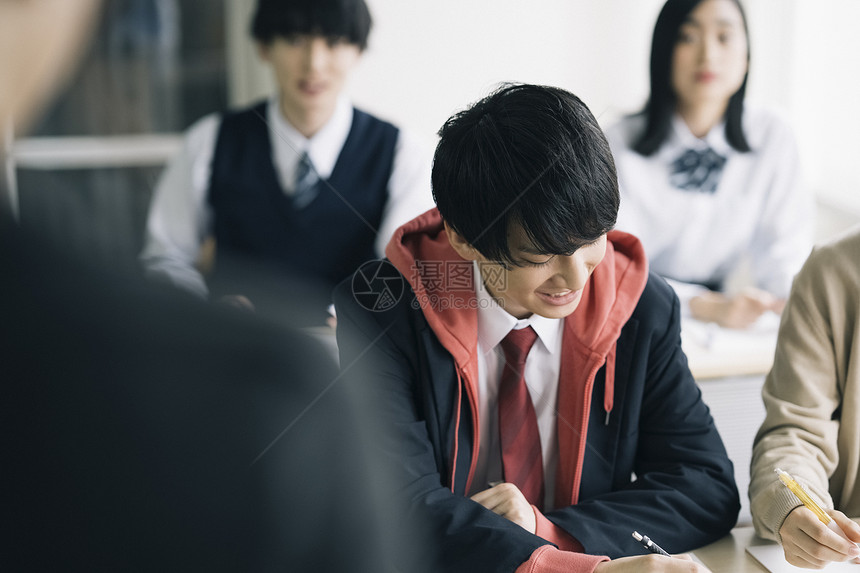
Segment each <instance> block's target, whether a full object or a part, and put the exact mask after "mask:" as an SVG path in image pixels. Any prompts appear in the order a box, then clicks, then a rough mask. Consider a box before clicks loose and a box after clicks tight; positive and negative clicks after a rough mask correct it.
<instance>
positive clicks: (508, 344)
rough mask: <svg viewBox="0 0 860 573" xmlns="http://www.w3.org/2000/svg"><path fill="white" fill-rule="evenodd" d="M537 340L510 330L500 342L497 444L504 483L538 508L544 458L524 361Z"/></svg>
mask: <svg viewBox="0 0 860 573" xmlns="http://www.w3.org/2000/svg"><path fill="white" fill-rule="evenodd" d="M536 339H537V333H536V332H535V331H534V329H533V328H532V327H531V326H528V327H526V328H522V329H520V330H511V331H510V332H509V333H508V335H507V336H506V337H505V338H504V339H503V340H502V342H501V346H502V350H503V351H504V353H505V367H504V370H502V380H501V383H500V384H499V441H500V442H501V446H502V471H503V475H504V479H505V481H506V482H508V483H512V484H514V485H515V486H517V487H518V488H519V490H520V491H521V492H522V493H523V495H524V496H525V497H526V499H527V500H528V501H529V503H531V504H532V505H534V506H536V507H537V508H539V509H540V508H541V507H542V506H543V499H544V482H543V456H542V454H541V445H540V433H539V432H538V425H537V415H536V414H535V408H534V405H533V404H532V399H531V396H529V390H528V387H527V386H526V380H525V374H524V371H525V367H526V357H527V356H528V354H529V350H531V347H532V345H533V344H534V342H535V340H536Z"/></svg>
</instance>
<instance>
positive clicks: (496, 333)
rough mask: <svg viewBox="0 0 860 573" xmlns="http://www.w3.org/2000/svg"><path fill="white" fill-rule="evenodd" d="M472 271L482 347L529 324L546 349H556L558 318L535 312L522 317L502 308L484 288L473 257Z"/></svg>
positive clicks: (492, 346) (559, 332) (557, 345)
mask: <svg viewBox="0 0 860 573" xmlns="http://www.w3.org/2000/svg"><path fill="white" fill-rule="evenodd" d="M472 273H473V276H474V279H475V295H476V296H477V299H478V340H479V341H480V342H481V344H482V345H483V346H484V347H485V348H486V349H488V350H489V349H492V348H495V347H496V346H498V345H499V343H500V342H501V341H502V339H503V338H504V337H505V336H507V335H508V333H509V332H510V331H511V330H514V329H520V328H525V327H526V326H531V327H532V328H533V329H534V331H535V332H536V333H537V335H538V339H540V341H541V343H542V344H543V345H544V347H545V348H546V349H547V351H549V352H550V353H551V354H554V353H555V352H557V351H559V350H560V348H561V345H560V344H558V340H559V337H560V336H561V332H562V325H563V320H562V319H560V318H546V317H545V316H540V315H537V314H532V315H531V316H530V317H528V318H523V319H518V318H516V317H515V316H513V315H511V314H509V313H508V312H507V311H506V310H505V309H504V308H502V307H501V306H500V305H499V303H498V302H496V299H494V298H493V297H492V295H491V294H490V293H489V292H488V291H487V289H486V287H485V286H484V281H483V280H481V271H480V269H479V268H478V263H477V262H476V261H473V264H472Z"/></svg>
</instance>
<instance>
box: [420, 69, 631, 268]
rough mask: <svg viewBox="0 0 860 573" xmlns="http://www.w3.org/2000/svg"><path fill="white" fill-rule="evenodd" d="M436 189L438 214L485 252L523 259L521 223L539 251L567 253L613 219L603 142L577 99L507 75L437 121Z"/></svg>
mask: <svg viewBox="0 0 860 573" xmlns="http://www.w3.org/2000/svg"><path fill="white" fill-rule="evenodd" d="M439 136H440V140H439V143H438V145H437V146H436V153H435V155H434V159H433V173H432V183H433V197H434V199H435V200H436V205H437V207H438V208H439V212H440V213H441V214H442V218H443V219H444V220H445V221H446V222H447V223H448V225H450V226H451V228H452V229H453V230H455V231H456V232H457V233H459V234H460V235H461V236H462V237H463V238H464V239H465V240H466V241H468V242H469V244H471V245H472V246H473V247H474V248H476V249H477V250H478V251H479V252H480V253H481V254H482V255H484V256H485V257H486V258H487V259H489V260H491V261H495V262H499V263H501V264H503V265H504V266H505V267H508V265H513V266H521V264H522V263H521V262H520V261H518V260H516V259H514V257H513V256H512V254H511V250H510V247H509V245H508V232H509V231H510V230H511V225H512V224H518V225H520V226H521V227H522V228H523V230H524V232H525V235H526V237H527V238H528V240H529V241H530V242H531V243H532V246H533V247H534V248H535V249H537V250H538V252H540V253H542V254H554V255H569V254H571V253H573V252H574V251H576V250H577V249H578V248H580V247H582V246H583V245H586V244H588V243H591V242H594V241H595V240H597V239H599V238H600V236H601V235H603V234H604V233H606V232H607V231H609V230H610V229H611V228H612V227H614V226H615V219H616V217H617V215H618V204H619V194H618V180H617V178H616V174H615V162H614V161H613V159H612V153H611V151H610V149H609V144H608V143H607V142H606V138H605V137H604V135H603V132H602V131H601V129H600V126H599V125H598V124H597V120H595V119H594V116H593V115H592V114H591V112H590V111H589V110H588V108H587V107H586V106H585V104H584V103H582V101H581V100H580V99H579V98H578V97H576V96H575V95H573V94H571V93H569V92H567V91H565V90H562V89H560V88H555V87H548V86H537V85H526V84H513V85H511V84H508V85H503V86H501V87H500V88H499V89H497V90H496V91H494V92H493V93H491V94H490V95H489V96H487V97H485V98H484V99H482V100H481V101H479V102H477V103H476V104H474V105H472V106H471V107H470V108H469V109H466V110H465V111H461V112H459V113H457V114H455V115H454V116H452V117H451V118H450V119H448V121H446V122H445V125H443V126H442V129H440V130H439Z"/></svg>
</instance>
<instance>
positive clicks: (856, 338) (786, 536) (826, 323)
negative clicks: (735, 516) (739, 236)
mask: <svg viewBox="0 0 860 573" xmlns="http://www.w3.org/2000/svg"><path fill="white" fill-rule="evenodd" d="M762 398H763V400H764V405H765V409H766V410H767V415H766V417H765V420H764V423H763V424H762V426H761V428H760V429H759V431H758V434H757V435H756V438H755V442H754V444H753V457H752V466H751V474H752V475H751V482H750V491H749V496H750V502H751V511H752V516H753V524H754V525H755V528H756V533H758V534H759V535H760V536H762V537H765V538H767V539H773V540H775V541H778V542H780V543H781V544H782V546H783V549H784V551H785V558H786V560H787V561H788V562H789V563H791V564H793V565H796V566H799V567H806V568H820V567H822V566H824V565H825V564H826V563H828V562H831V561H847V560H849V559H855V561H856V560H857V558H858V557H860V550H858V548H857V546H856V545H855V544H853V543H849V542H848V541H847V540H845V539H843V538H841V537H840V536H838V535H837V534H836V533H834V532H833V531H831V530H829V529H827V527H825V526H824V524H823V523H821V522H820V521H819V520H818V519H816V517H815V516H814V514H813V513H812V512H811V511H810V510H809V509H807V508H805V507H803V506H802V505H801V503H800V501H798V499H797V498H796V497H795V496H794V494H792V493H791V492H790V491H789V490H788V489H787V488H786V487H785V486H783V485H782V483H781V482H780V481H779V479H778V477H777V475H776V474H775V473H774V468H777V467H779V468H782V469H783V470H785V471H787V472H789V473H790V474H791V475H792V476H794V477H795V479H796V480H797V481H798V482H799V483H800V484H801V485H802V486H803V487H804V488H805V489H806V490H807V492H808V493H809V494H810V495H811V496H812V497H813V499H815V500H816V501H818V502H819V504H820V505H821V506H822V507H824V508H826V509H827V511H828V513H829V514H830V515H831V516H832V517H833V519H834V520H835V521H836V522H837V524H838V525H839V526H840V527H841V529H842V530H843V531H844V532H845V534H846V535H847V537H848V538H850V539H851V540H852V541H854V542H860V527H858V526H857V524H855V523H854V522H853V521H851V520H850V519H848V518H847V517H846V514H847V515H849V516H853V517H858V516H860V227H855V228H853V229H852V230H851V231H849V232H848V233H846V234H845V235H843V236H842V237H840V238H838V239H836V240H834V241H832V242H830V243H828V244H825V245H822V246H819V247H817V248H816V249H814V250H813V252H812V254H811V255H810V257H809V259H808V260H807V261H806V263H805V264H804V266H803V269H802V270H801V271H800V272H799V273H798V275H797V277H796V278H795V280H794V285H793V287H792V292H791V296H790V298H789V301H788V304H787V306H786V308H785V311H784V312H783V315H782V322H781V325H780V329H779V339H778V342H777V347H776V355H775V358H774V364H773V368H772V369H771V371H770V373H769V374H768V376H767V379H766V380H765V383H764V388H763V390H762Z"/></svg>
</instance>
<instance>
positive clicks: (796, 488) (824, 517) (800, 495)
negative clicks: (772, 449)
mask: <svg viewBox="0 0 860 573" xmlns="http://www.w3.org/2000/svg"><path fill="white" fill-rule="evenodd" d="M773 471H775V472H776V473H777V475H778V476H779V479H780V481H781V482H782V483H784V484H785V487H787V488H788V489H789V490H790V491H791V493H793V494H794V495H795V496H796V497H797V499H799V500H800V503H802V504H803V505H804V506H806V507H807V508H808V509H809V510H810V511H811V512H812V513H814V514H815V517H817V518H818V519H819V520H820V521H821V523H823V524H824V525H826V526H827V527H828V528H830V529H832V530H833V531H835V532H836V533H838V534H839V535H840V536H842V537H844V538H845V539H848V536H847V535H845V532H844V531H842V528H841V527H839V524H838V523H836V521H835V520H834V519H833V518H832V517H830V515H829V514H828V513H827V512H826V511H824V510H823V509H821V506H820V505H818V504H817V503H815V500H814V499H812V498H811V497H809V494H808V493H806V490H805V489H803V488H802V487H801V486H800V484H799V483H797V482H796V481H794V478H793V477H791V476H790V475H789V474H788V472H786V471H783V470H781V469H779V468H776V469H774V470H773ZM849 541H851V540H850V539H849ZM852 543H853V541H852Z"/></svg>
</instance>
